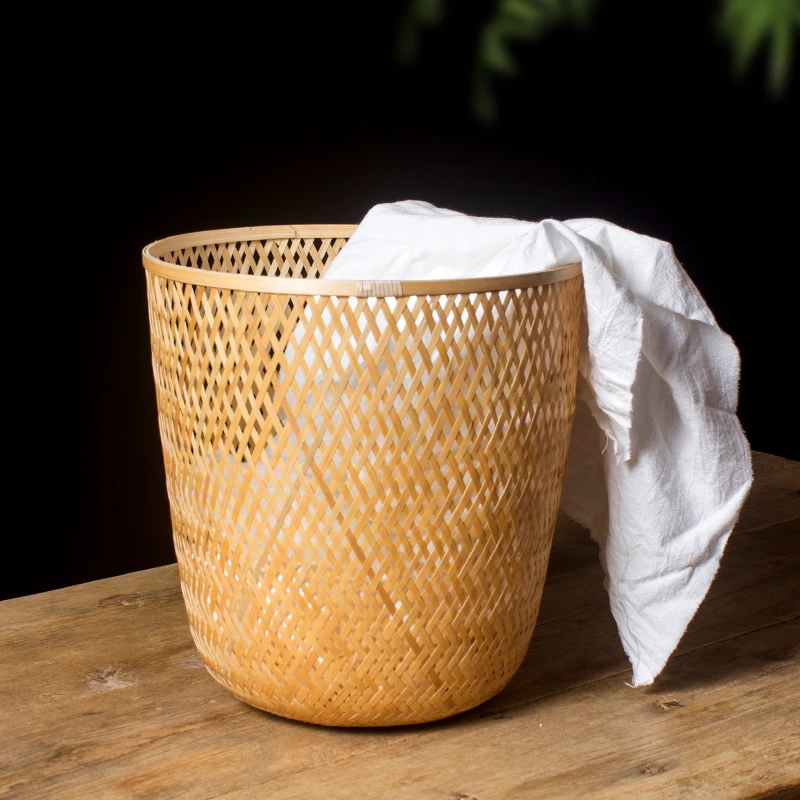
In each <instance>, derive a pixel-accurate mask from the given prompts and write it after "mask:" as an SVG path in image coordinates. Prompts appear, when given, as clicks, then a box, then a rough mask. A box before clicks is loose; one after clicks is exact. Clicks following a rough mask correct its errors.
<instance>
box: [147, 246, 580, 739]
mask: <svg viewBox="0 0 800 800" xmlns="http://www.w3.org/2000/svg"><path fill="white" fill-rule="evenodd" d="M345 241H346V237H332V236H331V237H322V236H321V237H311V236H307V237H301V236H297V237H286V238H275V239H269V238H259V239H254V240H251V241H230V242H216V243H212V244H198V245H195V246H191V247H186V248H184V249H176V250H172V251H168V252H165V253H162V254H160V258H161V260H162V261H164V262H166V263H168V264H176V265H183V266H188V267H192V268H194V269H196V270H213V271H215V272H227V273H237V274H240V275H253V276H280V277H295V278H297V277H302V278H310V279H313V278H317V277H319V276H320V275H321V274H323V273H324V270H325V268H326V266H327V265H328V264H329V263H330V261H331V260H332V258H333V257H335V255H336V253H338V251H339V250H340V249H341V247H342V246H343V245H344V243H345ZM147 290H148V302H149V312H150V323H151V340H152V353H153V369H154V374H155V381H156V390H157V400H158V412H159V425H160V432H161V440H162V445H163V450H164V461H165V467H166V475H167V489H168V494H169V500H170V507H171V513H172V523H173V530H174V538H175V547H176V552H177V557H178V563H179V566H180V574H181V583H182V588H183V594H184V598H185V601H186V607H187V610H188V615H189V622H190V625H191V629H192V634H193V637H194V640H195V643H196V645H197V647H198V650H199V652H200V654H201V656H202V658H203V660H204V662H205V663H206V665H207V667H208V669H209V670H210V671H211V673H212V674H213V675H214V677H215V678H216V679H217V680H218V681H219V682H220V683H222V684H223V685H224V686H226V687H227V688H229V689H230V690H231V691H232V692H233V693H234V694H235V695H236V696H237V697H239V698H241V699H242V700H244V701H246V702H247V703H250V704H251V705H254V706H256V707H258V708H261V709H264V710H266V711H270V712H273V713H276V714H280V715H282V716H286V717H291V718H294V719H299V720H305V721H310V722H316V723H322V724H328V725H395V724H402V723H413V722H422V721H428V720H432V719H438V718H441V717H444V716H449V715H451V714H454V713H457V712H460V711H464V710H466V709H468V708H471V707H473V706H475V705H477V704H478V703H481V702H482V701H484V700H486V699H488V698H489V697H491V696H492V695H494V694H496V693H497V692H498V691H499V690H500V689H501V688H503V686H505V684H506V683H507V682H508V681H509V679H510V678H511V676H512V675H513V674H514V672H515V671H516V669H517V668H518V667H519V665H520V663H521V661H522V658H523V656H524V654H525V651H526V649H527V646H528V643H529V640H530V637H531V634H532V632H533V627H534V623H535V620H536V616H537V613H538V608H539V601H540V597H541V592H542V586H543V583H544V576H545V571H546V566H547V559H548V556H549V550H550V542H551V537H552V531H553V527H554V523H555V516H556V512H557V507H558V501H559V496H560V489H561V480H562V477H563V471H564V464H565V459H566V450H567V445H568V439H569V432H570V428H571V423H572V415H573V410H574V402H575V380H576V371H577V357H578V322H579V317H580V310H581V304H582V297H583V296H582V284H581V278H580V276H576V277H571V278H568V279H566V280H561V281H558V282H554V283H550V284H547V285H539V286H530V287H528V288H523V289H516V290H510V291H484V292H480V293H471V294H466V293H465V294H440V295H436V296H424V295H416V296H415V295H412V296H400V297H352V296H344V297H338V296H328V295H324V296H321V295H315V294H313V293H309V294H302V293H295V294H272V293H269V292H263V291H246V290H241V289H231V288H217V287H213V286H204V285H195V284H192V283H189V282H181V281H178V280H174V279H170V278H166V277H163V276H159V275H158V274H155V273H153V272H151V271H148V272H147Z"/></svg>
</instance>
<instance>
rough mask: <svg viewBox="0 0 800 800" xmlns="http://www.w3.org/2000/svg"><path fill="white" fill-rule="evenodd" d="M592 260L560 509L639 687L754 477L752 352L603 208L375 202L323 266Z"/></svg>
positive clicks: (338, 274)
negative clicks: (747, 395) (546, 212)
mask: <svg viewBox="0 0 800 800" xmlns="http://www.w3.org/2000/svg"><path fill="white" fill-rule="evenodd" d="M575 261H580V262H582V265H583V279H584V288H585V294H586V319H585V322H586V324H585V325H584V326H583V333H582V337H583V342H582V352H581V359H580V367H579V378H578V390H579V391H578V403H577V409H576V415H575V423H574V427H573V434H572V440H571V444H570V454H569V458H568V465H567V474H566V477H565V480H564V488H563V493H562V508H563V509H564V510H565V511H566V512H567V513H568V514H569V515H570V516H572V517H573V518H575V519H576V520H578V521H579V522H581V523H583V524H585V525H586V526H587V527H588V528H589V529H590V531H591V533H592V536H593V537H594V538H595V539H596V541H597V542H598V543H599V545H600V552H601V559H602V561H603V565H604V568H605V570H606V588H607V589H608V594H609V599H610V603H611V611H612V613H613V615H614V618H615V620H616V622H617V627H618V629H619V634H620V637H621V639H622V644H623V647H624V648H625V652H626V653H627V654H628V657H629V658H630V660H631V663H632V665H633V685H634V686H638V685H646V684H649V683H652V681H653V679H654V678H655V677H656V675H658V673H659V672H660V671H661V670H662V669H663V667H664V665H665V663H666V661H667V659H668V658H669V656H670V654H671V653H672V651H673V650H674V649H675V647H676V645H677V644H678V641H679V640H680V638H681V636H682V635H683V632H684V630H685V629H686V626H687V625H688V623H689V621H690V620H691V618H692V617H693V616H694V613H695V611H696V610H697V608H698V606H699V605H700V603H701V602H702V600H703V598H704V596H705V594H706V592H707V590H708V587H709V586H710V584H711V581H712V580H713V578H714V574H715V573H716V571H717V567H718V565H719V561H720V557H721V556H722V551H723V549H724V547H725V543H726V541H727V539H728V536H729V534H730V532H731V529H732V528H733V526H734V524H735V522H736V519H737V516H738V514H739V510H740V508H741V506H742V503H743V502H744V500H745V498H746V496H747V493H748V490H749V488H750V484H751V482H752V469H751V465H750V449H749V446H748V444H747V440H746V439H745V437H744V434H743V432H742V429H741V426H740V424H739V421H738V419H737V417H736V403H737V394H738V380H739V353H738V350H737V349H736V346H735V345H734V343H733V341H732V339H731V338H730V337H729V336H728V335H727V334H725V333H723V332H722V331H721V330H720V328H719V327H718V326H717V324H716V321H715V320H714V317H713V316H712V314H711V312H710V311H709V309H708V307H707V306H706V304H705V302H704V301H703V298H702V297H701V295H700V293H699V292H698V290H697V289H696V288H695V286H694V284H693V283H692V281H691V280H690V278H689V276H688V275H687V274H686V273H685V272H684V270H683V268H682V267H681V265H680V264H679V263H678V261H677V259H676V258H675V255H674V253H673V250H672V247H671V246H670V245H669V244H668V243H666V242H661V241H658V240H656V239H651V238H649V237H647V236H641V235H638V234H636V233H633V232H631V231H628V230H625V229H623V228H620V227H617V226H616V225H613V224H611V223H608V222H603V221H601V220H596V219H579V220H569V221H567V222H558V221H555V220H544V221H542V222H538V223H532V222H521V221H517V220H509V219H491V218H477V217H469V216H465V215H463V214H459V213H457V212H454V211H448V210H444V209H439V208H436V207H434V206H432V205H429V204H428V203H422V202H417V201H406V202H401V203H393V204H387V205H379V206H376V207H374V208H373V209H372V210H371V211H370V212H369V213H368V214H367V216H366V217H365V218H364V220H363V222H362V223H361V225H360V226H359V227H358V229H357V230H356V232H355V234H354V235H353V237H352V238H351V239H350V241H349V243H348V244H347V245H345V247H344V248H343V249H342V251H341V252H340V253H339V255H338V256H337V258H336V259H335V261H334V262H333V264H332V265H331V267H330V269H329V270H328V272H327V274H326V275H325V277H326V278H348V279H354V280H375V279H385V280H400V281H402V280H410V279H417V280H421V279H441V278H467V277H486V276H496V275H512V274H518V273H525V272H533V271H537V270H542V269H547V268H549V267H553V266H556V265H559V264H566V263H571V262H575Z"/></svg>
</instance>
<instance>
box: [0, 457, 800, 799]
mask: <svg viewBox="0 0 800 800" xmlns="http://www.w3.org/2000/svg"><path fill="white" fill-rule="evenodd" d="M755 464H756V474H757V480H756V485H755V488H754V490H753V492H752V495H751V497H750V499H749V501H748V503H747V506H746V508H745V510H744V512H743V514H742V518H741V520H740V523H739V526H738V527H737V529H736V531H735V533H734V535H733V536H732V538H731V540H730V543H729V544H728V549H727V551H726V553H725V557H724V559H723V562H722V566H721V568H720V571H719V574H718V576H717V579H716V581H715V582H714V585H713V586H712V588H711V591H710V593H709V595H708V597H707V598H706V601H705V602H704V604H703V606H702V607H701V609H700V611H699V613H698V614H697V617H696V618H695V619H694V621H693V622H692V624H691V626H690V627H689V630H688V632H687V633H686V636H685V637H684V638H683V641H682V642H681V644H680V647H679V648H678V650H677V652H676V654H675V655H674V656H673V657H672V659H671V661H670V662H669V665H668V666H667V669H666V670H665V672H664V673H663V675H662V676H661V677H660V678H659V679H658V681H657V683H656V684H655V685H654V686H652V687H648V688H639V689H632V688H630V687H629V686H627V685H626V683H625V682H626V680H629V679H630V669H629V664H628V662H627V659H626V658H625V655H624V654H623V652H622V648H621V646H620V643H619V639H618V637H617V633H616V628H615V626H614V622H613V619H612V617H611V614H610V612H609V608H608V600H607V598H606V595H605V592H604V590H603V585H602V574H601V571H600V566H599V563H598V559H597V551H596V547H595V546H594V545H593V543H592V542H591V541H590V539H589V537H588V534H587V533H586V532H585V531H583V530H581V529H580V528H579V527H577V526H575V525H572V524H571V523H569V522H567V521H560V523H559V527H558V531H557V534H556V541H555V544H554V547H553V555H552V559H551V563H550V570H549V573H548V578H547V585H546V587H545V592H544V600H543V603H542V610H541V614H540V616H539V622H538V625H537V627H536V632H535V634H534V637H533V641H532V643H531V647H530V651H529V653H528V656H527V659H526V661H525V663H524V665H523V666H522V668H521V669H520V671H519V673H518V674H517V675H516V677H515V678H514V679H513V680H512V682H511V684H510V685H509V686H508V688H507V689H506V690H505V691H503V692H502V693H501V694H500V695H498V696H497V697H496V698H494V699H493V700H491V701H490V702H488V703H486V704H485V705H483V706H481V707H480V708H477V709H475V710H474V711H471V712H468V713H466V714H463V715H461V716H459V717H456V718H453V719H450V720H446V721H444V722H440V723H434V724H431V725H425V726H420V727H408V728H393V729H383V730H380V729H371V730H370V729H350V730H347V729H329V728H328V729H326V728H319V727H313V726H310V725H304V724H301V723H295V722H290V721H287V720H283V719H280V718H278V717H273V716H269V715H268V714H265V713H262V712H260V711H256V710H254V709H252V708H250V707H248V706H246V705H244V704H242V703H240V702H239V701H238V700H236V699H234V698H233V697H232V696H231V695H229V694H228V693H227V692H226V691H225V690H224V689H222V688H221V687H219V686H218V685H217V684H216V683H215V682H214V681H213V680H212V679H211V677H210V676H209V675H208V674H207V673H206V671H205V670H204V669H203V668H202V664H201V663H200V660H199V658H198V656H197V653H196V651H195V649H194V647H193V646H192V642H191V639H190V636H189V628H188V625H187V622H186V614H185V612H184V608H183V602H182V599H181V593H180V588H179V586H178V574H177V568H176V567H175V566H174V565H172V566H168V567H161V568H159V569H151V570H147V571H144V572H136V573H132V574H130V575H123V576H121V577H119V578H111V579H108V580H102V581H95V582H93V583H87V584H83V585H81V586H73V587H70V588H68V589H61V590H59V591H55V592H48V593H46V594H40V595H34V596H31V597H22V598H18V599H15V600H8V601H6V602H4V603H0V682H1V683H0V742H2V748H1V749H0V797H8V798H19V797H26V798H28V797H30V798H37V799H38V798H78V797H89V796H91V797H103V798H106V797H107V798H146V799H147V800H157V798H196V799H197V800H200V799H201V798H203V799H209V800H210V798H226V800H233V799H234V798H236V799H237V800H239V799H240V798H270V800H278V799H279V798H302V799H303V800H309V799H312V800H313V798H324V800H330V799H331V798H347V799H348V800H357V799H358V798H375V800H399V799H400V798H431V799H432V800H435V798H451V799H452V798H471V799H474V798H480V800H499V798H506V799H510V798H559V797H578V798H590V797H591V798H594V797H609V798H615V799H617V798H642V797H658V798H681V799H683V798H696V797H703V798H706V797H715V798H717V797H718V798H745V797H748V798H755V797H759V798H762V797H764V798H765V797H770V798H789V797H798V796H800V789H797V788H796V787H798V786H800V538H798V534H800V464H798V463H796V462H793V461H786V460H784V459H780V458H776V457H774V456H768V455H763V454H756V456H755Z"/></svg>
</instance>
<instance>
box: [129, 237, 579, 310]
mask: <svg viewBox="0 0 800 800" xmlns="http://www.w3.org/2000/svg"><path fill="white" fill-rule="evenodd" d="M357 227H358V226H357V225H258V226H253V227H244V228H220V229H217V230H208V231H196V232H194V233H184V234H178V235H176V236H168V237H166V238H164V239H157V240H156V241H154V242H151V243H150V244H148V245H147V246H146V247H145V248H144V249H143V250H142V264H143V265H144V268H145V269H146V270H147V271H148V272H150V273H152V274H154V275H158V276H159V277H161V278H166V279H168V280H173V281H177V282H179V283H186V284H191V285H196V286H208V287H213V288H217V289H234V290H240V291H249V292H263V293H267V294H290V295H308V296H315V297H316V296H323V297H326V296H327V297H407V296H426V295H448V294H474V293H479V292H497V291H512V290H515V289H527V288H528V287H530V286H544V285H546V284H550V283H558V282H559V281H565V280H567V279H569V278H573V277H575V276H576V275H580V273H581V265H580V263H573V264H564V265H559V266H556V267H550V268H548V269H545V270H540V271H538V272H527V273H520V274H517V275H503V276H498V277H492V278H459V279H456V278H450V279H440V280H416V281H406V280H404V281H398V280H375V281H360V280H344V279H331V278H279V277H267V276H264V275H242V274H239V273H232V272H216V271H214V270H209V269H198V268H196V267H184V266H178V265H176V264H168V263H167V262H166V261H162V260H161V258H160V257H161V256H162V255H164V254H165V253H168V252H173V251H175V250H185V249H186V248H190V247H199V246H205V245H209V244H222V243H225V242H230V243H233V242H248V241H253V240H256V239H259V240H266V241H269V240H273V239H296V238H301V239H324V238H334V237H335V238H342V237H349V236H352V234H353V232H354V231H355V230H356V228H357Z"/></svg>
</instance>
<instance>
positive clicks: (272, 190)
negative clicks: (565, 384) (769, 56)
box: [0, 0, 800, 597]
mask: <svg viewBox="0 0 800 800" xmlns="http://www.w3.org/2000/svg"><path fill="white" fill-rule="evenodd" d="M450 7H451V12H450V19H449V22H448V24H447V25H446V26H445V28H443V29H442V30H440V31H431V32H429V33H426V34H425V35H424V37H423V40H422V57H421V60H420V61H419V63H418V64H417V65H416V67H414V68H413V69H405V68H401V67H399V66H398V65H397V64H396V63H395V62H394V60H393V56H392V49H393V44H394V38H395V32H396V23H397V19H398V15H399V13H400V11H401V9H402V8H403V4H402V3H400V2H372V3H340V4H335V7H334V4H330V5H329V6H327V7H325V8H318V7H316V6H314V5H311V4H299V5H291V6H287V7H281V9H280V10H278V9H276V8H274V7H272V5H271V4H266V5H265V7H264V8H263V9H262V11H261V13H260V14H259V15H258V16H247V15H244V14H241V15H237V16H235V17H234V16H232V15H231V16H230V17H228V16H226V15H224V14H221V13H220V9H219V8H215V9H214V10H213V14H210V15H209V16H208V17H207V18H203V17H202V16H198V15H197V13H196V12H195V15H194V16H193V17H192V18H191V19H189V18H187V19H184V20H182V21H180V22H179V23H178V22H176V23H170V22H167V21H166V20H165V18H164V14H163V10H162V12H159V13H155V12H152V13H150V12H148V13H145V12H144V11H140V12H137V15H136V17H135V18H127V19H124V20H122V21H114V22H112V21H106V20H98V18H97V17H96V15H95V16H93V17H86V18H85V19H81V18H76V17H75V16H74V14H72V15H70V16H69V17H65V18H64V19H63V20H57V21H56V24H55V34H56V35H54V36H53V38H52V40H51V41H50V42H49V44H48V49H47V54H46V57H47V62H46V63H47V69H45V70H43V71H42V74H43V75H44V77H42V78H41V79H33V78H30V77H28V78H27V80H26V82H25V84H24V85H22V84H20V85H19V86H18V87H17V89H18V92H19V97H18V101H19V107H18V110H17V113H16V115H15V123H14V125H13V126H7V127H12V128H13V129H14V130H15V131H16V132H17V133H19V134H20V135H19V138H18V142H17V147H16V148H15V149H11V150H9V152H8V154H7V159H8V162H7V167H8V169H9V170H14V169H19V170H20V172H21V174H22V175H23V180H22V182H21V184H20V186H21V188H19V189H18V190H17V192H15V193H13V195H12V200H13V202H14V203H15V204H16V205H17V210H18V212H19V214H20V216H21V217H24V220H25V222H26V223H27V225H29V226H30V229H29V230H28V229H27V228H24V230H26V234H25V235H24V236H19V237H15V236H11V237H10V239H9V246H8V247H7V248H6V250H5V255H6V267H7V278H9V279H10V280H9V282H8V283H7V309H8V312H7V313H8V317H7V319H8V320H9V322H8V323H7V331H8V346H9V349H10V350H12V351H14V352H15V353H18V354H21V357H20V360H21V363H20V364H19V365H18V366H17V365H16V362H15V361H14V359H13V358H12V359H11V360H10V363H13V364H14V365H15V366H14V373H13V374H12V375H11V376H10V377H9V379H8V382H7V392H8V393H9V396H12V397H13V398H14V402H13V404H12V410H11V411H10V412H7V414H9V416H8V417H7V419H8V429H9V431H10V437H9V439H8V445H7V456H8V463H10V465H11V469H12V471H15V472H16V473H17V474H18V476H19V478H20V481H19V489H17V488H15V489H14V490H13V491H12V494H11V497H10V498H9V499H10V501H11V503H10V505H9V508H8V515H7V519H8V520H9V522H8V526H9V528H8V531H7V540H8V541H9V542H12V541H15V542H21V544H22V548H21V549H20V550H19V551H18V553H17V554H16V555H14V557H13V558H6V559H5V562H4V565H3V570H4V572H5V573H6V575H5V577H4V579H3V582H2V586H0V594H2V596H4V597H9V596H14V595H18V594H28V593H32V592H36V591H43V590H47V589H52V588H55V587H58V586H64V585H69V584H73V583H77V582H80V581H85V580H91V579H95V578H100V577H105V576H109V575H114V574H119V573H123V572H128V571H131V570H135V569H142V568H146V567H151V566H155V565H159V564H164V563H167V562H169V561H172V560H174V554H173V550H172V541H171V533H170V520H169V508H168V504H167V498H166V491H165V485H164V474H163V466H162V461H161V452H160V444H159V439H158V427H157V419H156V408H155V396H154V389H153V383H152V375H151V371H150V360H149V359H150V353H149V334H148V323H147V311H146V303H145V285H144V275H143V271H142V268H141V263H140V251H141V248H142V247H143V246H144V245H145V244H147V243H148V242H150V241H152V240H153V239H156V238H160V237H163V236H166V235H170V234H174V233H183V232H187V231H191V230H202V229H207V228H218V227H228V226H239V225H258V224H281V223H320V222H358V221H359V220H360V219H361V217H362V216H363V215H364V213H365V212H366V211H367V210H368V209H369V208H370V207H371V206H372V205H373V204H375V203H377V202H386V201H394V200H399V199H409V198H414V199H422V200H428V201H430V202H432V203H435V204H437V205H440V206H445V207H450V208H455V209H457V210H460V211H465V212H468V213H472V214H480V215H502V216H513V217H518V218H522V219H540V218H543V217H555V218H561V219H566V218H570V217H583V216H593V217H602V218H606V219H609V220H612V221H614V222H616V223H618V224H621V225H623V226H626V227H629V228H632V229H634V230H636V231H639V232H642V233H647V234H650V235H652V236H656V237H658V238H661V239H667V240H669V241H671V242H672V243H673V244H674V246H675V249H676V252H677V254H678V257H679V258H680V259H681V261H682V262H683V264H684V266H685V268H686V269H687V271H688V272H689V274H690V275H691V276H692V278H693V279H694V281H695V282H696V283H697V285H698V286H699V288H700V290H701V291H702V293H703V294H704V296H705V297H706V299H707V301H708V303H709V305H710V307H711V309H712V311H713V312H714V313H715V314H716V316H717V319H718V321H719V323H720V324H721V326H722V327H723V328H724V329H725V330H726V331H728V332H729V333H730V334H731V335H732V336H733V337H734V338H735V340H736V341H737V343H738V344H739V347H740V349H741V352H742V361H743V371H742V384H741V403H740V416H741V419H742V422H743V424H744V427H745V430H746V432H747V434H748V437H749V439H750V441H751V444H752V445H753V447H754V448H756V449H759V450H765V451H769V452H772V453H776V454H779V455H782V456H786V457H789V458H798V456H799V455H800V452H799V451H798V446H797V437H796V433H797V407H796V406H797V401H796V393H795V392H794V391H793V390H792V383H793V381H792V380H791V379H790V376H791V374H792V373H793V372H796V364H797V341H798V337H797V332H796V331H797V327H796V319H795V318H796V316H797V314H796V311H795V308H796V306H797V294H796V292H795V289H794V288H793V287H792V281H793V280H795V281H796V279H795V278H794V276H795V274H796V270H797V256H796V253H795V252H794V251H792V249H791V240H792V237H793V236H794V235H795V233H796V232H797V227H798V226H797V210H798V204H797V199H796V197H797V195H796V193H797V185H798V178H800V175H798V160H797V156H796V149H797V147H796V145H797V142H796V138H797V125H796V116H797V110H798V104H797V98H798V92H797V84H798V81H797V79H796V78H795V80H794V81H793V83H792V85H791V86H790V90H789V91H788V92H787V93H786V94H785V95H784V96H783V97H782V98H781V99H778V100H775V99H772V98H770V97H769V95H768V93H767V92H766V91H765V88H764V84H765V81H764V63H763V61H762V62H759V63H757V64H756V66H755V69H754V70H753V71H752V72H751V73H749V74H748V76H747V77H746V78H745V79H744V80H741V81H736V80H734V79H733V78H732V76H731V70H730V53H729V51H728V50H727V48H726V47H725V46H724V44H723V43H722V42H721V41H720V39H719V37H718V35H717V33H716V32H715V27H714V14H715V11H716V9H717V4H716V3H712V2H683V3H682V2H676V3H671V4H649V3H641V2H639V1H638V0H604V2H603V3H602V4H601V5H600V6H599V9H598V12H597V13H596V14H595V18H594V22H593V24H592V25H591V27H590V28H589V29H587V30H585V31H578V30H572V29H564V30H559V31H554V32H552V33H551V34H550V35H548V36H547V37H545V38H544V39H542V40H541V41H540V42H539V43H537V44H535V45H532V46H520V48H519V49H518V51H517V52H518V54H519V57H520V62H521V64H522V74H521V76H520V77H519V78H517V79H516V80H514V81H504V80H498V81H497V82H496V85H497V87H498V96H499V100H500V105H501V109H502V112H503V116H502V118H501V120H500V122H499V123H498V124H497V125H496V126H495V127H494V128H487V127H486V126H483V125H481V124H479V123H478V122H476V121H475V120H474V119H473V118H472V116H471V115H470V111H469V91H470V70H471V66H472V57H473V49H474V46H475V35H476V30H477V27H478V25H479V24H480V22H481V20H482V19H484V18H485V16H486V14H487V11H488V10H490V8H491V4H489V3H487V2H463V3H460V4H458V3H451V4H450ZM61 24H63V35H60V34H59V25H61ZM98 24H99V25H100V26H101V31H102V33H101V35H98V34H97V31H96V26H97V25H98ZM32 74H36V73H35V72H34V73H32ZM21 229H23V228H21ZM18 248H19V249H18ZM12 321H13V322H12ZM20 345H21V346H20ZM793 434H794V438H792V435H793ZM20 454H21V455H22V456H23V457H22V458H21V459H20V458H19V456H20ZM20 507H21V508H22V512H20V511H19V509H20ZM15 509H16V511H15ZM12 520H16V521H12Z"/></svg>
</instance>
